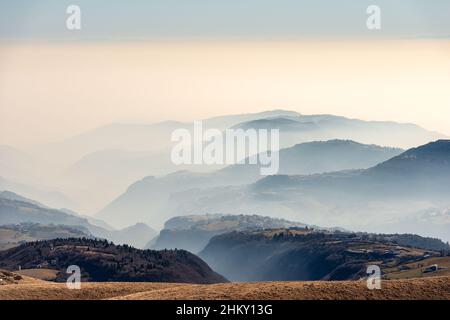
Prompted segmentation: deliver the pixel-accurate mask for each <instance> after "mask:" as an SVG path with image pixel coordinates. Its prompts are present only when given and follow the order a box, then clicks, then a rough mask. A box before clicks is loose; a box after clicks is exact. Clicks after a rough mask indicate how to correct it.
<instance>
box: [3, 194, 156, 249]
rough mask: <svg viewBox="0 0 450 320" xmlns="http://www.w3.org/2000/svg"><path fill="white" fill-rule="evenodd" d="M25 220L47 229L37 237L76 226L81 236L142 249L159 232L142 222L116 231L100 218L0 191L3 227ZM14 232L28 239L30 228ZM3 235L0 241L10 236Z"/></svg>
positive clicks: (56, 234)
mask: <svg viewBox="0 0 450 320" xmlns="http://www.w3.org/2000/svg"><path fill="white" fill-rule="evenodd" d="M23 223H25V224H30V223H31V224H33V226H34V227H33V229H35V230H41V229H43V228H46V230H47V233H46V234H45V236H38V235H37V234H35V239H36V240H45V239H52V238H57V237H60V231H61V230H62V229H63V230H67V229H77V230H79V231H80V234H79V235H85V236H87V237H97V238H102V239H108V240H109V241H113V242H115V243H116V244H128V245H131V246H134V247H136V248H142V247H144V245H145V244H146V243H147V242H148V241H149V240H150V239H152V238H153V237H154V236H155V235H156V231H154V230H153V229H151V228H150V227H148V226H147V225H145V224H143V223H137V224H135V225H133V226H130V227H127V228H124V229H122V230H115V229H112V228H111V227H109V226H108V225H107V224H106V223H105V222H103V221H100V220H98V219H94V218H89V217H83V216H80V215H78V214H76V213H74V212H71V211H68V210H63V209H62V210H56V209H52V208H49V207H47V206H45V205H43V204H41V203H39V202H37V201H34V200H30V199H27V198H25V197H22V196H20V195H17V194H15V193H12V192H8V191H3V192H0V226H2V225H3V226H4V225H17V224H23ZM36 224H37V225H36ZM50 226H51V227H50ZM49 227H50V228H49ZM52 230H53V233H52ZM15 232H16V234H17V235H18V236H17V237H19V236H20V237H26V238H29V234H28V232H29V228H28V229H27V228H16V229H15ZM17 237H16V238H17ZM0 238H1V239H0V241H3V240H6V239H7V237H6V236H5V237H3V236H1V237H0ZM8 242H10V241H8Z"/></svg>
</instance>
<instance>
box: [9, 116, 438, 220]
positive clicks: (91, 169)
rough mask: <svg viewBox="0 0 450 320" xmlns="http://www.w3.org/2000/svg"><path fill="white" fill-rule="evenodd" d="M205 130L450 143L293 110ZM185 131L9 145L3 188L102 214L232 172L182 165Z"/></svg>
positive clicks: (140, 130) (165, 126) (117, 131)
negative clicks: (155, 183) (113, 205)
mask: <svg viewBox="0 0 450 320" xmlns="http://www.w3.org/2000/svg"><path fill="white" fill-rule="evenodd" d="M203 127H204V129H208V128H215V129H218V130H225V129H228V128H243V129H247V128H264V129H279V130H280V132H281V141H280V143H281V147H282V148H283V149H286V148H291V147H293V146H295V145H298V144H301V143H304V142H312V141H327V140H334V139H341V140H353V141H356V142H359V143H363V144H375V145H380V146H391V147H400V148H410V147H413V146H418V145H421V144H425V143H428V142H430V141H435V140H437V139H445V138H446V136H445V135H442V134H439V133H435V132H431V131H428V130H425V129H423V128H421V127H419V126H416V125H413V124H401V123H395V122H382V121H363V120H358V119H349V118H344V117H339V116H334V115H302V114H300V113H297V112H293V111H286V110H272V111H265V112H260V113H253V114H237V115H227V116H219V117H213V118H208V119H204V120H203ZM180 128H185V129H188V130H190V131H192V129H193V128H192V123H189V122H177V121H165V122H160V123H154V124H120V123H116V124H109V125H105V126H103V127H99V128H95V129H93V130H91V131H88V132H85V133H82V134H79V135H77V136H73V137H71V138H68V139H63V140H61V141H59V142H55V143H51V144H47V145H39V146H33V147H29V148H27V149H26V150H25V151H22V150H18V149H16V148H12V147H9V146H2V147H0V164H1V166H0V177H3V179H4V180H5V181H8V183H7V184H5V183H0V190H10V191H13V192H16V193H19V194H23V195H25V196H27V197H30V198H33V199H37V200H38V201H40V202H43V203H48V204H49V205H51V206H52V207H66V208H70V209H72V210H75V211H80V212H88V213H94V212H98V211H99V210H101V209H102V208H103V207H104V206H105V204H107V203H109V202H111V200H112V199H114V198H116V197H117V196H119V195H120V194H122V193H123V192H124V191H125V190H126V188H127V186H129V185H130V184H132V183H134V182H136V181H138V180H141V179H143V178H144V177H146V176H161V175H166V174H170V173H173V172H175V171H178V170H189V171H195V172H211V171H216V170H219V169H222V168H223V167H224V166H221V165H215V166H198V165H197V166H193V165H183V166H174V164H173V163H172V162H171V161H170V150H171V148H172V146H173V142H172V141H171V139H170V138H171V133H172V132H173V131H174V130H175V129H180ZM336 170H337V169H336ZM286 173H288V174H291V173H290V172H286ZM38 181H39V183H37V182H38ZM0 182H1V181H0ZM2 184H4V186H2ZM24 186H25V187H26V186H28V187H27V188H23V187H24ZM31 189H33V190H31ZM56 190H57V191H58V193H59V195H58V197H60V198H61V197H64V198H65V199H66V200H67V199H70V201H65V202H64V204H63V203H62V201H61V199H59V200H58V199H53V198H55V196H56V195H52V197H50V196H49V193H50V192H53V193H55V191H56ZM31 191H32V192H31ZM93 191H95V192H93ZM94 193H95V196H94Z"/></svg>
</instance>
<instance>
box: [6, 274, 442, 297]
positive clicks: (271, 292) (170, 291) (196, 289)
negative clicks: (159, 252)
mask: <svg viewBox="0 0 450 320" xmlns="http://www.w3.org/2000/svg"><path fill="white" fill-rule="evenodd" d="M21 277H22V279H20V280H17V281H14V282H11V283H9V284H6V285H0V300H5V299H12V300H60V299H61V300H98V299H118V300H177V299H180V300H181V299H182V300H221V299H231V300H311V299H320V300H350V299H359V300H361V299H363V300H365V299H381V300H389V299H394V300H399V299H413V300H418V299H433V300H434V299H439V300H442V299H445V300H450V277H448V276H445V277H430V278H422V279H405V280H385V281H383V282H382V289H381V290H369V289H367V287H366V283H365V281H339V282H337V281H336V282H320V281H316V282H255V283H225V284H214V285H192V284H170V283H150V282H145V283H144V282H136V283H129V282H122V283H118V282H106V283H93V282H92V283H82V289H81V290H69V289H68V288H67V287H66V285H65V284H64V283H54V282H48V281H43V280H38V279H32V278H30V277H27V276H23V275H22V276H21Z"/></svg>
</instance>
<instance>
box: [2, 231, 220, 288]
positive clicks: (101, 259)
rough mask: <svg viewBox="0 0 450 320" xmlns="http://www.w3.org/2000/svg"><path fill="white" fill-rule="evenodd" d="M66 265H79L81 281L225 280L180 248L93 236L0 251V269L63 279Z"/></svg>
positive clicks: (200, 281) (192, 281) (51, 241)
mask: <svg viewBox="0 0 450 320" xmlns="http://www.w3.org/2000/svg"><path fill="white" fill-rule="evenodd" d="M70 265H77V266H79V267H80V268H81V272H82V275H81V276H82V281H94V282H104V281H146V282H171V283H205V284H206V283H219V282H227V280H226V279H225V278H224V277H222V276H221V275H219V274H217V273H215V272H214V271H213V270H211V268H209V267H208V265H207V264H206V263H205V262H203V261H202V260H201V259H199V258H198V257H197V256H195V255H193V254H191V253H189V252H187V251H183V250H174V251H171V250H163V251H152V250H138V249H134V248H132V247H129V246H116V245H113V244H111V243H108V242H107V241H106V240H105V241H99V240H93V239H54V240H48V241H39V242H30V243H26V244H23V245H20V246H19V247H16V248H12V249H9V250H6V251H0V268H2V269H8V270H17V268H18V266H21V267H22V269H35V268H48V269H53V270H57V271H58V275H57V278H56V281H66V279H67V278H68V274H67V273H66V269H67V267H68V266H70Z"/></svg>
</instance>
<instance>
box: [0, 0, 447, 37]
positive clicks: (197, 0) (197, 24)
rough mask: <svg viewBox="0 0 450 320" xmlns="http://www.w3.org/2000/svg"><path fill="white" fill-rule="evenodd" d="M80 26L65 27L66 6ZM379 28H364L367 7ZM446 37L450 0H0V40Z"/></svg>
mask: <svg viewBox="0 0 450 320" xmlns="http://www.w3.org/2000/svg"><path fill="white" fill-rule="evenodd" d="M69 4H77V5H79V6H80V7H81V9H82V30H81V31H79V32H70V31H68V30H66V28H65V19H66V13H65V10H66V7H67V6H68V5H69ZM370 4H376V5H379V6H380V7H381V9H382V30H381V31H379V32H376V33H375V32H369V31H368V30H367V29H366V27H365V21H366V13H365V10H366V8H367V6H368V5H370ZM334 36H337V37H364V38H367V37H378V36H387V37H399V38H404V37H406V38H409V37H435V38H440V37H449V36H450V1H448V0H433V1H429V0H395V1H393V0H370V1H369V0H358V1H356V0H70V1H69V0H58V1H55V0H14V1H12V0H0V39H100V40H109V39H111V40H120V39H135V38H145V39H161V38H162V39H174V38H175V39H178V38H195V39H208V40H210V39H213V40H216V39H219V40H220V39H226V38H231V39H236V38H240V39H256V40H258V39H286V38H289V39H291V38H304V37H308V38H314V37H334Z"/></svg>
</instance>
